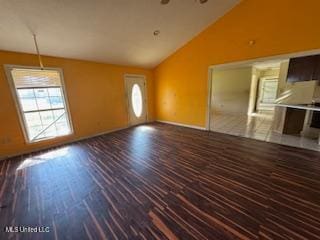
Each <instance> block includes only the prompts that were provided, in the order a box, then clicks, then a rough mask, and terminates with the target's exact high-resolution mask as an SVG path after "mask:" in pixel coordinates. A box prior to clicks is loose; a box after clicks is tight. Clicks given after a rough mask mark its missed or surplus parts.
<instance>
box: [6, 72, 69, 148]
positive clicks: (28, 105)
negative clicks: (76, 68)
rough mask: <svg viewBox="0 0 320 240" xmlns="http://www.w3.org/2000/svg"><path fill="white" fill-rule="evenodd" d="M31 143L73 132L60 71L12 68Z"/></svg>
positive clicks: (14, 83)
mask: <svg viewBox="0 0 320 240" xmlns="http://www.w3.org/2000/svg"><path fill="white" fill-rule="evenodd" d="M9 73H10V78H11V79H12V81H13V85H14V88H15V89H14V90H15V91H16V96H17V102H18V103H19V104H18V105H19V112H20V113H21V115H22V116H21V117H22V119H23V125H24V126H23V127H24V129H25V132H26V135H27V138H28V139H27V140H28V142H35V141H40V140H44V139H48V138H54V137H58V136H64V135H68V134H70V133H71V129H72V128H71V122H70V120H69V119H70V117H69V115H68V111H67V106H66V101H65V100H66V99H65V94H64V91H63V85H62V84H63V82H62V80H61V78H62V76H61V74H62V73H61V72H60V71H58V70H51V69H50V70H46V69H45V70H40V69H29V68H15V67H14V68H10V69H9Z"/></svg>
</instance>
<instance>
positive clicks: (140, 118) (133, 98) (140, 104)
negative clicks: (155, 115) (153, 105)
mask: <svg viewBox="0 0 320 240" xmlns="http://www.w3.org/2000/svg"><path fill="white" fill-rule="evenodd" d="M125 83H126V91H127V101H128V118H129V125H137V124H142V123H144V122H146V121H147V99H146V79H145V77H144V76H138V75H126V76H125Z"/></svg>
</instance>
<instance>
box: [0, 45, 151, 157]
mask: <svg viewBox="0 0 320 240" xmlns="http://www.w3.org/2000/svg"><path fill="white" fill-rule="evenodd" d="M43 62H44V65H45V66H46V67H59V68H62V69H63V72H64V80H65V85H66V91H67V95H68V100H69V107H70V112H71V116H72V120H73V127H74V135H72V136H68V137H62V138H59V139H56V140H48V141H43V142H39V143H34V144H25V141H24V137H23V132H22V130H21V126H20V123H19V120H18V115H17V110H16V108H15V104H14V100H13V98H12V96H11V92H10V89H9V84H8V81H7V79H6V76H5V72H4V68H3V64H16V65H26V66H37V65H38V60H37V57H36V56H35V55H30V54H22V53H13V52H5V51H0V66H1V67H0V158H1V157H4V156H7V155H13V154H18V153H21V152H24V151H30V150H31V149H37V148H42V147H47V146H50V145H53V144H57V143H61V142H65V141H70V140H76V139H79V138H82V137H86V136H90V135H93V134H98V133H101V132H105V131H109V130H112V129H117V128H123V127H126V126H127V109H126V101H125V97H124V96H125V92H124V91H125V90H124V76H123V75H124V74H125V73H130V74H143V75H145V76H146V77H147V86H148V103H149V104H148V108H149V120H152V119H153V117H154V107H153V79H152V71H151V70H144V69H139V68H132V67H123V66H116V65H109V64H102V63H94V62H88V61H78V60H71V59H63V58H54V57H44V58H43Z"/></svg>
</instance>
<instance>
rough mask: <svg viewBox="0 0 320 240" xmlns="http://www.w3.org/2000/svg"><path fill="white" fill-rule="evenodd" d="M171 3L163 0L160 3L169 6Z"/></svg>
mask: <svg viewBox="0 0 320 240" xmlns="http://www.w3.org/2000/svg"><path fill="white" fill-rule="evenodd" d="M169 2H170V0H161V1H160V3H161V4H163V5H165V4H168V3H169Z"/></svg>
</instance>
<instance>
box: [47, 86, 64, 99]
mask: <svg viewBox="0 0 320 240" xmlns="http://www.w3.org/2000/svg"><path fill="white" fill-rule="evenodd" d="M48 92H49V96H52V97H60V96H62V95H61V90H60V88H48Z"/></svg>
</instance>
